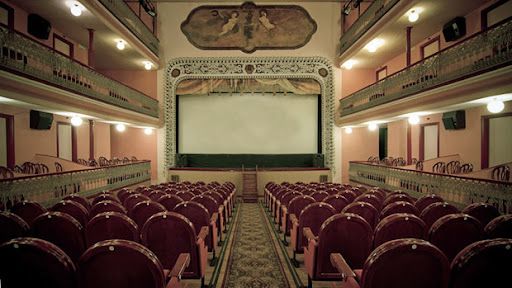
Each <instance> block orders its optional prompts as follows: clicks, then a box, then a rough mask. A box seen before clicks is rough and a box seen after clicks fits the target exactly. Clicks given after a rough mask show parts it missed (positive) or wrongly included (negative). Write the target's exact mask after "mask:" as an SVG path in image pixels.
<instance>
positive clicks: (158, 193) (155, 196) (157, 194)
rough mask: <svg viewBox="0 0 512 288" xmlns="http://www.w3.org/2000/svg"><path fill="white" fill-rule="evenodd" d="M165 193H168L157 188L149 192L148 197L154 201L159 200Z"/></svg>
mask: <svg viewBox="0 0 512 288" xmlns="http://www.w3.org/2000/svg"><path fill="white" fill-rule="evenodd" d="M164 195H166V194H165V192H163V191H162V190H155V191H153V192H151V193H149V195H148V197H149V199H151V200H153V201H158V199H160V197H162V196H164Z"/></svg>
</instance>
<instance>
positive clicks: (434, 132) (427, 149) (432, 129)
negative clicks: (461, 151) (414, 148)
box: [420, 123, 439, 161]
mask: <svg viewBox="0 0 512 288" xmlns="http://www.w3.org/2000/svg"><path fill="white" fill-rule="evenodd" d="M438 157H439V123H428V124H423V125H421V130H420V160H422V161H424V160H429V159H434V158H438Z"/></svg>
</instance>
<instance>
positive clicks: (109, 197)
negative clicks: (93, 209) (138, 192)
mask: <svg viewBox="0 0 512 288" xmlns="http://www.w3.org/2000/svg"><path fill="white" fill-rule="evenodd" d="M105 200H110V201H114V202H119V199H117V197H116V196H114V195H112V194H108V193H101V194H99V195H98V196H96V197H94V199H93V200H92V202H91V204H92V205H94V204H96V203H98V202H101V201H105Z"/></svg>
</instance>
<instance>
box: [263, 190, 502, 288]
mask: <svg viewBox="0 0 512 288" xmlns="http://www.w3.org/2000/svg"><path fill="white" fill-rule="evenodd" d="M315 196H316V197H315ZM265 203H266V204H267V207H268V208H269V211H270V213H271V216H272V217H273V218H274V221H275V222H276V224H277V225H278V227H280V229H282V230H283V235H284V236H283V237H284V240H286V235H287V233H290V235H291V244H292V248H293V257H292V261H293V262H294V264H295V266H296V267H299V263H298V261H297V260H296V254H302V253H304V262H305V263H304V264H305V267H306V270H307V273H308V276H309V280H310V283H309V284H310V285H311V283H312V282H311V280H329V279H336V278H338V277H340V274H339V273H338V272H337V271H336V270H335V269H334V267H333V265H332V264H331V262H330V254H332V253H341V254H342V255H343V258H344V259H345V260H346V261H347V263H349V266H350V267H354V268H355V269H362V268H363V265H364V263H365V260H366V259H367V257H369V255H370V252H371V251H372V250H374V249H378V248H379V247H380V246H381V245H383V244H385V243H387V242H389V241H391V240H395V239H406V238H414V239H420V240H423V241H424V240H428V241H430V243H429V245H431V246H434V247H436V249H438V250H440V251H442V252H441V253H442V255H443V256H444V257H445V258H446V261H452V260H453V261H454V258H455V257H456V255H457V254H458V253H459V252H460V251H461V250H463V249H464V248H465V247H466V246H468V245H471V244H472V243H474V242H476V241H480V240H482V239H484V238H499V237H504V238H512V215H502V216H500V215H499V212H498V210H497V209H496V208H495V207H493V206H490V205H487V204H485V203H474V204H471V205H468V206H467V207H466V208H465V209H463V210H462V213H461V211H459V210H458V209H457V208H456V207H454V206H453V205H450V204H449V203H446V202H444V201H443V199H442V198H441V197H439V196H437V195H425V196H423V197H421V198H419V199H414V198H413V197H411V196H409V195H407V194H406V193H404V192H400V191H395V192H392V193H389V192H387V191H384V190H382V189H378V188H373V189H369V190H368V189H367V188H365V187H362V186H359V187H351V186H350V185H340V184H315V183H313V184H303V183H295V184H289V183H282V184H281V185H278V184H275V183H269V184H267V185H266V189H265ZM287 215H288V216H287ZM287 217H288V218H287ZM289 227H290V228H289ZM484 227H485V228H484ZM374 251H375V250H374ZM379 287H380V286H379ZM390 287H391V286H390ZM393 287H394V286H393ZM432 287H437V286H432Z"/></svg>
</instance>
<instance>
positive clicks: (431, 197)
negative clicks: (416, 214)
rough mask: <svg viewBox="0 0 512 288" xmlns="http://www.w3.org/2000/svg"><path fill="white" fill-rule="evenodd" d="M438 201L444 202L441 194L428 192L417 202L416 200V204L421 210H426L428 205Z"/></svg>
mask: <svg viewBox="0 0 512 288" xmlns="http://www.w3.org/2000/svg"><path fill="white" fill-rule="evenodd" d="M436 202H444V200H443V198H441V197H440V196H437V195H436V194H428V195H425V196H423V197H420V198H418V200H416V202H414V206H416V208H418V210H419V211H420V212H422V211H423V210H425V208H427V207H428V205H430V204H432V203H436Z"/></svg>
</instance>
